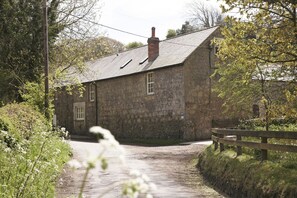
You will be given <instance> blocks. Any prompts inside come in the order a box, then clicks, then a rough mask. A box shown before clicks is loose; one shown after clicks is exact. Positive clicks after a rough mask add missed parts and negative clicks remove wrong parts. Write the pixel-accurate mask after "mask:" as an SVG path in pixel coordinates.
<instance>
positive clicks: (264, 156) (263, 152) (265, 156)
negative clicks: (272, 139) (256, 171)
mask: <svg viewBox="0 0 297 198" xmlns="http://www.w3.org/2000/svg"><path fill="white" fill-rule="evenodd" d="M261 143H264V144H267V138H266V137H261ZM261 159H262V161H264V160H267V159H268V152H267V150H266V149H261Z"/></svg>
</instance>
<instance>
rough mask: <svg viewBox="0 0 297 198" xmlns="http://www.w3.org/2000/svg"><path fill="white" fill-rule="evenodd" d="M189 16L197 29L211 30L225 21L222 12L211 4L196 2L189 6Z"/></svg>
mask: <svg viewBox="0 0 297 198" xmlns="http://www.w3.org/2000/svg"><path fill="white" fill-rule="evenodd" d="M187 15H188V17H189V20H190V21H191V22H192V23H193V24H194V25H195V26H197V27H200V28H209V27H213V26H216V25H219V24H221V23H222V21H223V15H222V12H221V11H220V10H219V9H218V8H215V7H214V6H213V5H212V4H211V3H210V2H205V1H201V0H194V1H193V2H191V3H189V4H188V8H187Z"/></svg>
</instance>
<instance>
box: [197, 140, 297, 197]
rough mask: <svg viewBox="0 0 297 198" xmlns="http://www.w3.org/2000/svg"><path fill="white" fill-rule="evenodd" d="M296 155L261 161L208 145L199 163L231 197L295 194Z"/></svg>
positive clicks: (212, 180)
mask: <svg viewBox="0 0 297 198" xmlns="http://www.w3.org/2000/svg"><path fill="white" fill-rule="evenodd" d="M296 160H297V156H296V155H294V156H292V158H290V159H288V160H282V161H278V162H271V161H265V162H260V161H257V160H255V159H254V158H253V157H251V156H249V155H242V156H239V157H236V153H235V152H234V151H231V150H226V151H224V152H222V153H219V152H218V151H214V150H213V146H210V147H208V148H207V149H206V150H205V151H204V152H203V153H202V154H201V155H200V156H199V162H198V167H199V169H200V170H201V172H202V174H204V175H205V176H206V177H207V178H208V179H209V180H210V181H211V183H213V184H214V185H216V186H217V187H219V188H220V189H222V190H224V192H225V193H227V194H228V195H230V196H231V197H294V195H296V193H297V186H296V183H297V177H296V175H297V169H296V168H295V167H296V166H297V163H296Z"/></svg>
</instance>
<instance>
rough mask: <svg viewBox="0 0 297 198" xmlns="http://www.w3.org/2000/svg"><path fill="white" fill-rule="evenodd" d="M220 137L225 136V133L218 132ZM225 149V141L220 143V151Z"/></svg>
mask: <svg viewBox="0 0 297 198" xmlns="http://www.w3.org/2000/svg"><path fill="white" fill-rule="evenodd" d="M218 137H219V138H224V135H223V134H218ZM224 150H225V147H224V144H223V143H220V152H222V151H224Z"/></svg>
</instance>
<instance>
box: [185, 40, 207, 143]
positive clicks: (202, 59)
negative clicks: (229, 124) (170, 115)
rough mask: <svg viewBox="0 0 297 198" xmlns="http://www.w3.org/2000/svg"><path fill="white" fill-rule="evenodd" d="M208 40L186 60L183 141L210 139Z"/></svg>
mask: <svg viewBox="0 0 297 198" xmlns="http://www.w3.org/2000/svg"><path fill="white" fill-rule="evenodd" d="M209 46H210V40H208V41H206V42H205V43H204V44H203V45H202V46H200V47H199V48H198V49H197V50H195V51H194V53H193V54H192V55H191V56H190V57H189V58H188V59H187V61H186V62H185V65H184V70H185V72H184V73H185V108H186V115H185V126H184V130H185V131H184V133H185V135H184V139H188V140H200V139H208V138H210V129H211V120H212V114H211V111H210V103H211V101H210V100H211V97H210V91H211V87H210V78H209V76H210V64H209V60H210V57H209V55H210V54H209V53H210V49H209Z"/></svg>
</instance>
